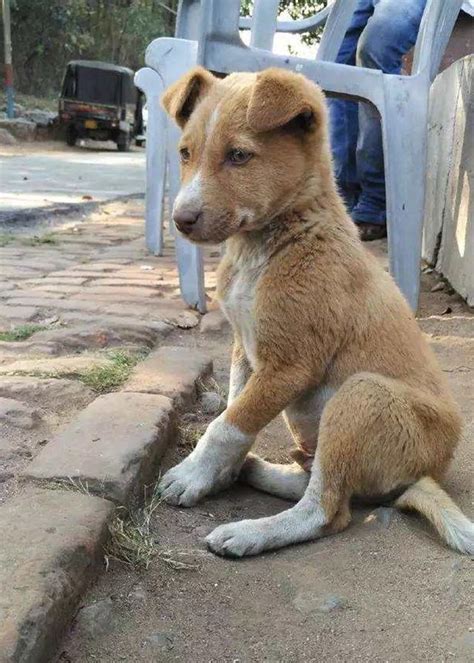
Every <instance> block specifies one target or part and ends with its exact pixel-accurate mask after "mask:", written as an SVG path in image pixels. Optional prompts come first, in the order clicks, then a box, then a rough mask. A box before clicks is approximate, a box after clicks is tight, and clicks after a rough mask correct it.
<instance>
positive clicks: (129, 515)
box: [105, 486, 205, 571]
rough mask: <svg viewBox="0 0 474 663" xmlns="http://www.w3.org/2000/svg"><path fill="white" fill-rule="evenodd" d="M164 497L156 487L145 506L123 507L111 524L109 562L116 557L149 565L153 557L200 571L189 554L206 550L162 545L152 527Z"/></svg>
mask: <svg viewBox="0 0 474 663" xmlns="http://www.w3.org/2000/svg"><path fill="white" fill-rule="evenodd" d="M162 501H163V500H162V499H161V497H160V496H159V493H158V490H157V487H156V486H155V489H154V491H153V494H152V495H151V498H150V499H149V500H148V501H147V502H146V503H145V506H144V507H143V508H142V509H138V510H136V511H133V512H127V510H126V509H124V508H123V507H122V508H120V509H117V513H116V515H115V517H114V519H113V520H112V522H111V523H110V525H109V532H110V540H109V543H108V546H107V548H106V551H105V559H106V564H107V565H108V562H109V560H111V559H114V560H117V561H119V562H122V563H124V564H127V565H128V566H130V567H132V568H138V569H139V568H144V569H148V567H149V566H150V563H151V562H152V560H154V559H157V560H159V561H161V562H164V563H165V564H167V565H168V566H170V567H171V568H173V569H175V570H177V571H197V570H198V569H199V568H200V565H199V564H197V563H196V562H195V561H192V562H190V561H188V560H187V559H186V558H189V557H190V556H192V557H193V558H194V557H195V556H196V554H199V555H201V554H205V553H204V552H203V551H201V550H198V551H196V550H181V549H168V550H165V549H163V548H160V546H159V545H158V543H157V542H156V540H155V537H154V535H153V531H152V518H153V515H154V513H155V512H156V510H157V509H158V507H159V506H160V504H161V503H162Z"/></svg>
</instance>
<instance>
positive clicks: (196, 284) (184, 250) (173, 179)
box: [145, 38, 206, 313]
mask: <svg viewBox="0 0 474 663" xmlns="http://www.w3.org/2000/svg"><path fill="white" fill-rule="evenodd" d="M145 61H146V63H147V65H148V66H149V67H152V68H153V69H154V70H155V71H156V72H157V73H158V74H159V76H160V77H161V79H162V81H163V87H164V88H167V87H168V86H169V85H171V83H173V82H174V81H176V80H177V79H178V78H179V77H180V76H182V75H183V74H184V73H186V72H187V71H188V70H189V69H191V67H193V66H194V65H195V64H196V63H197V42H195V41H188V40H185V39H171V38H161V39H155V41H153V42H152V43H151V44H150V46H149V47H148V49H147V52H146V55H145ZM166 127H167V128H166V132H165V134H166V152H167V159H168V183H169V186H168V192H169V211H170V214H171V210H172V208H173V203H174V200H175V198H176V196H177V194H178V191H179V186H180V177H179V161H178V150H177V144H178V141H179V136H180V132H179V129H178V127H177V126H176V125H175V124H174V123H172V122H171V121H169V120H167V122H166ZM161 139H162V140H163V136H162V137H161ZM163 142H164V141H163ZM170 225H171V224H170ZM175 250H176V260H177V263H178V272H179V283H180V289H181V294H182V296H183V299H184V301H185V302H186V303H187V304H188V305H189V306H190V307H192V308H196V309H198V311H200V312H201V313H204V312H205V311H206V294H205V288H204V265H203V258H202V251H201V249H200V248H199V247H198V246H196V245H194V244H191V243H190V242H189V241H188V240H186V239H184V237H182V236H181V235H179V233H175Z"/></svg>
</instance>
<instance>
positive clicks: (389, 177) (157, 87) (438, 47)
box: [136, 0, 462, 311]
mask: <svg viewBox="0 0 474 663" xmlns="http://www.w3.org/2000/svg"><path fill="white" fill-rule="evenodd" d="M356 2H357V0H335V2H334V3H333V4H332V5H331V7H330V8H329V9H326V10H324V11H323V12H320V13H319V14H316V15H315V16H313V17H311V18H309V19H304V20H303V21H292V22H288V21H286V22H280V21H277V12H278V2H277V0H256V2H255V5H254V15H253V17H252V19H241V18H240V16H239V14H240V0H226V1H225V2H222V1H219V0H201V1H200V2H199V1H198V0H182V2H181V3H180V8H179V14H178V22H177V30H176V34H177V37H176V38H160V39H156V40H155V41H153V42H152V43H151V44H150V46H149V47H148V49H147V52H146V56H145V61H146V64H147V68H145V69H141V70H140V71H139V72H137V74H136V83H137V85H138V87H140V88H141V89H143V91H144V92H145V94H146V95H147V99H148V108H149V124H150V128H149V129H148V132H149V133H148V140H147V171H148V172H147V243H148V247H149V249H150V251H152V252H154V253H159V252H160V251H161V249H162V219H163V214H162V200H163V193H164V180H165V163H166V160H167V161H168V174H169V202H170V209H171V206H172V203H173V201H174V198H175V196H176V193H177V191H178V188H179V165H178V162H177V150H176V143H177V140H178V133H179V132H178V130H177V129H176V127H174V125H172V124H171V123H170V122H168V120H167V119H166V117H165V114H164V112H163V111H162V110H161V109H160V107H159V105H158V101H157V100H158V97H159V96H160V94H161V91H162V90H163V89H164V88H166V87H167V86H168V85H170V84H171V83H172V82H174V81H175V80H176V79H177V78H179V77H180V76H181V75H182V74H183V73H185V72H186V71H187V70H189V69H190V68H191V67H192V66H194V65H196V64H201V65H202V66H204V67H206V68H207V69H210V70H211V71H215V72H221V73H225V74H227V73H232V72H234V71H260V70H262V69H266V68H267V67H282V68H284V69H289V70H293V71H296V72H299V73H302V74H304V75H305V76H307V77H308V78H309V79H311V80H313V81H315V82H316V83H318V84H319V85H320V86H321V87H322V88H323V90H325V92H326V93H327V94H328V95H334V96H343V97H345V98H352V99H355V100H359V101H360V100H363V101H368V102H370V103H372V104H373V105H374V106H375V107H376V108H377V109H378V111H379V113H380V116H381V121H382V133H383V145H384V159H385V177H386V195H387V226H388V243H389V262H390V271H391V273H392V274H393V276H394V278H395V280H396V281H397V283H398V285H399V287H400V289H401V290H402V292H403V293H404V295H405V297H406V298H407V300H408V301H409V303H410V305H411V306H412V308H413V309H415V310H416V307H417V303H418V294H419V271H420V256H421V238H422V227H423V210H424V194H425V170H426V143H427V120H428V100H429V89H430V85H431V82H432V81H433V79H434V77H435V75H436V73H437V71H438V68H439V64H440V61H441V57H442V55H443V52H444V50H445V47H446V45H447V42H448V40H449V37H450V35H451V31H452V29H453V26H454V24H455V21H456V18H457V15H458V13H459V10H460V8H461V4H462V0H449V1H446V0H428V2H427V4H426V8H425V11H424V15H423V19H422V23H421V26H420V31H419V34H418V39H417V42H416V46H415V54H414V60H413V67H412V74H411V76H398V75H392V74H384V73H383V72H382V71H379V70H375V69H366V68H363V67H352V66H349V65H343V64H338V63H336V62H335V59H336V57H337V54H338V52H339V49H340V46H341V43H342V40H343V38H344V35H345V33H346V30H347V28H348V26H349V23H350V20H351V17H352V14H353V11H354V9H355V6H356ZM324 21H326V25H325V29H324V32H323V35H322V38H321V42H320V45H319V48H318V51H317V55H316V59H315V60H308V59H305V58H298V57H294V56H290V55H288V56H284V55H276V54H274V53H272V52H271V48H272V42H273V36H274V33H275V30H277V31H279V30H281V31H285V32H304V31H308V30H311V29H314V27H316V26H317V25H321V24H322V23H323V22H324ZM239 27H241V28H244V29H245V28H247V29H248V28H251V29H252V34H251V45H250V46H246V45H245V44H244V43H243V42H242V40H241V38H240V34H239ZM183 35H185V36H186V37H187V38H186V39H183V38H182V37H183ZM150 69H151V70H152V71H151V73H150ZM165 136H166V140H165ZM176 241H177V244H176V253H177V261H178V268H179V272H180V283H181V291H182V294H183V298H184V299H185V301H186V302H187V303H188V304H189V305H190V306H192V307H195V308H197V309H198V310H200V311H204V310H205V294H204V272H203V264H202V255H201V251H200V249H199V248H198V247H196V246H194V245H191V244H190V243H189V242H187V241H186V240H184V239H183V238H181V237H179V236H176Z"/></svg>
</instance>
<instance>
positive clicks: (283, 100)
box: [247, 68, 325, 131]
mask: <svg viewBox="0 0 474 663" xmlns="http://www.w3.org/2000/svg"><path fill="white" fill-rule="evenodd" d="M324 112H325V111H324V96H323V93H322V92H321V90H320V89H319V88H318V87H317V86H316V85H314V83H311V81H309V80H308V79H307V78H305V77H304V76H302V75H301V74H294V73H292V72H289V71H285V70H284V69H275V68H274V69H266V70H265V71H263V72H262V73H261V74H258V76H257V80H256V82H255V85H254V87H253V90H252V92H251V96H250V102H249V106H248V109H247V122H248V124H249V126H250V128H251V129H253V130H254V131H271V130H272V129H277V128H278V127H283V126H285V125H289V124H290V123H292V126H295V127H298V128H300V129H304V130H312V129H315V128H316V127H318V126H319V124H320V122H321V120H322V118H323V117H324Z"/></svg>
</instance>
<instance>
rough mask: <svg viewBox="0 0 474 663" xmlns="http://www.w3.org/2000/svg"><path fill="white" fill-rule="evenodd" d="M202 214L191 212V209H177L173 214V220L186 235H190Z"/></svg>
mask: <svg viewBox="0 0 474 663" xmlns="http://www.w3.org/2000/svg"><path fill="white" fill-rule="evenodd" d="M199 216H200V212H191V211H190V210H183V211H177V212H174V214H173V221H174V222H175V224H176V227H177V228H178V230H179V231H180V232H182V233H183V234H184V235H189V234H190V232H191V231H192V229H193V226H194V225H195V223H196V221H197V220H198V218H199Z"/></svg>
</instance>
